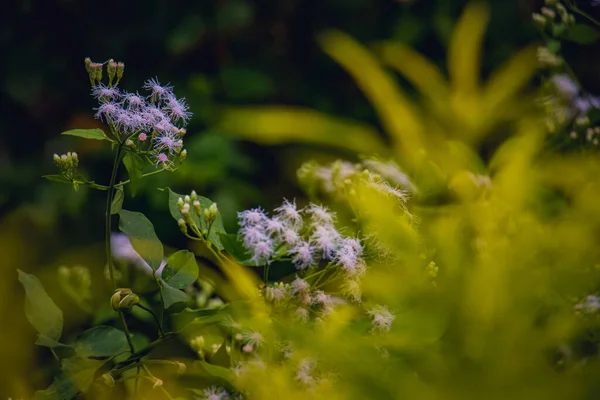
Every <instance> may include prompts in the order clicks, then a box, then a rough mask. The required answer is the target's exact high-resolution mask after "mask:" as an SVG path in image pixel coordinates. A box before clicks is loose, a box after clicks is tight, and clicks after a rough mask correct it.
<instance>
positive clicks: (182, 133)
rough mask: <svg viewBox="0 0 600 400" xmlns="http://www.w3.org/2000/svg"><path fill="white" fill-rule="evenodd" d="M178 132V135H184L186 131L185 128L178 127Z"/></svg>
mask: <svg viewBox="0 0 600 400" xmlns="http://www.w3.org/2000/svg"><path fill="white" fill-rule="evenodd" d="M178 133H179V136H185V134H186V133H187V130H186V129H185V128H181V129H179V131H178Z"/></svg>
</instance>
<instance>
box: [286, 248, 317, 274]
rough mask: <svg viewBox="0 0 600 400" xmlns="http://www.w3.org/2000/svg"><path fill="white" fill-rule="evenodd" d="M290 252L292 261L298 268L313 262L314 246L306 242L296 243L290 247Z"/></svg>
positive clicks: (303, 267) (308, 265) (304, 267)
mask: <svg viewBox="0 0 600 400" xmlns="http://www.w3.org/2000/svg"><path fill="white" fill-rule="evenodd" d="M290 254H291V255H293V256H294V258H293V259H292V263H294V265H296V268H297V269H300V270H302V269H306V268H307V267H310V266H311V265H312V264H314V262H315V251H314V248H313V247H312V246H311V245H310V243H308V242H300V243H298V244H297V245H296V246H294V247H293V248H292V249H290Z"/></svg>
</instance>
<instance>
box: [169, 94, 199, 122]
mask: <svg viewBox="0 0 600 400" xmlns="http://www.w3.org/2000/svg"><path fill="white" fill-rule="evenodd" d="M164 109H165V111H167V112H168V114H169V115H170V117H171V119H172V120H173V121H174V122H177V121H182V122H183V123H186V122H187V121H188V120H189V119H190V117H191V116H192V113H191V112H189V111H188V109H189V107H188V105H187V104H186V103H185V99H177V98H176V97H175V96H172V95H171V96H168V97H167V99H166V106H165V108H164Z"/></svg>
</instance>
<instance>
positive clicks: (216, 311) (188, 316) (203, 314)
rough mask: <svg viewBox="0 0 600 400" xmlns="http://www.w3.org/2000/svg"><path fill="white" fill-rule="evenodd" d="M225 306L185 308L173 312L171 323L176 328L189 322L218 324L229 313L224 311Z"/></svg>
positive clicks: (178, 328)
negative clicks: (175, 312) (200, 308)
mask: <svg viewBox="0 0 600 400" xmlns="http://www.w3.org/2000/svg"><path fill="white" fill-rule="evenodd" d="M227 308H228V307H227V306H225V307H221V308H211V309H203V310H195V309H191V308H186V309H184V310H183V311H181V312H179V313H177V314H173V316H172V318H173V325H174V326H175V327H176V328H177V330H181V329H183V328H185V327H186V326H188V325H190V324H193V325H200V326H204V325H212V324H218V323H220V322H221V321H223V319H224V318H225V317H226V316H227V315H229V312H228V311H225V309H227Z"/></svg>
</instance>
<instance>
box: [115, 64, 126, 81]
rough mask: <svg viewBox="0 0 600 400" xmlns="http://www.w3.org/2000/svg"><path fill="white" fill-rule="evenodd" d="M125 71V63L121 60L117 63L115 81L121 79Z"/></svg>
mask: <svg viewBox="0 0 600 400" xmlns="http://www.w3.org/2000/svg"><path fill="white" fill-rule="evenodd" d="M124 72H125V64H123V63H122V62H119V63H117V83H119V82H120V81H121V78H122V77H123V73H124Z"/></svg>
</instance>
